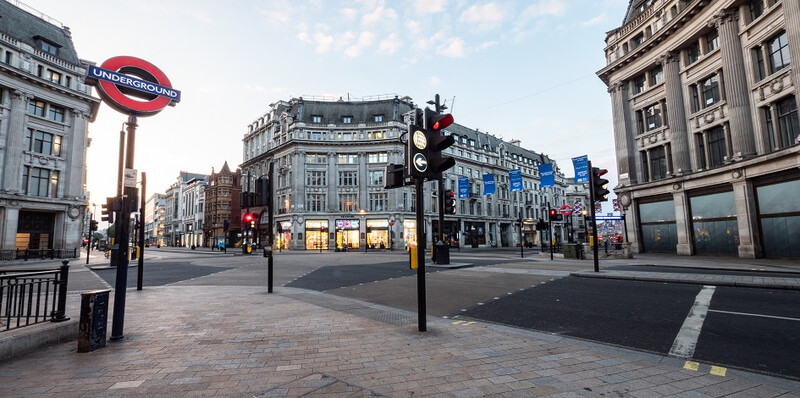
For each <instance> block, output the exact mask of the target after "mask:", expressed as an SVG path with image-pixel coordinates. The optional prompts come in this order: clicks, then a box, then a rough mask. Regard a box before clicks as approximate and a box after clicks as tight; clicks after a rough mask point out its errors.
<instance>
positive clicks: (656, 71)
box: [650, 65, 664, 86]
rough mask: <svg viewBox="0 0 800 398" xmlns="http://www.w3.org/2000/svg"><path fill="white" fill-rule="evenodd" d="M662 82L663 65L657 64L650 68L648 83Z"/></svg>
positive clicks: (653, 84)
mask: <svg viewBox="0 0 800 398" xmlns="http://www.w3.org/2000/svg"><path fill="white" fill-rule="evenodd" d="M662 82H664V67H663V66H661V65H659V66H656V67H655V68H653V69H651V70H650V85H651V86H655V85H656V84H660V83H662Z"/></svg>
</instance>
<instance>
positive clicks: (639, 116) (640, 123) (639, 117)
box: [636, 111, 644, 135]
mask: <svg viewBox="0 0 800 398" xmlns="http://www.w3.org/2000/svg"><path fill="white" fill-rule="evenodd" d="M643 133H644V112H643V111H636V135H640V134H643Z"/></svg>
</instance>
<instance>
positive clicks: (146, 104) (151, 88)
mask: <svg viewBox="0 0 800 398" xmlns="http://www.w3.org/2000/svg"><path fill="white" fill-rule="evenodd" d="M86 82H87V83H88V84H94V85H95V86H96V87H97V91H98V92H99V94H100V97H101V98H102V99H103V101H105V103H106V104H108V105H109V106H110V107H112V108H114V109H115V110H117V111H119V112H122V113H126V114H130V115H136V116H152V115H155V114H156V113H158V112H161V110H162V109H164V108H166V107H167V105H169V106H175V104H176V103H178V102H180V100H181V92H180V91H178V90H175V89H174V88H172V83H170V81H169V78H167V75H165V74H164V72H162V71H161V69H158V68H157V67H156V66H155V65H153V64H151V63H150V62H147V61H145V60H143V59H141V58H136V57H131V56H127V55H123V56H118V57H113V58H109V59H108V60H106V61H105V62H103V64H102V65H100V66H99V67H97V66H94V65H90V66H89V70H88V75H87V77H86Z"/></svg>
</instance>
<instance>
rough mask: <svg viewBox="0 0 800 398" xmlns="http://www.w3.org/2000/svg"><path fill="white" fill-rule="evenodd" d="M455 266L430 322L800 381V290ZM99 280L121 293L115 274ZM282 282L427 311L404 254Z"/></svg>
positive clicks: (171, 271)
mask: <svg viewBox="0 0 800 398" xmlns="http://www.w3.org/2000/svg"><path fill="white" fill-rule="evenodd" d="M145 259H146V261H145V268H144V270H145V271H144V285H145V287H147V286H156V285H169V284H174V285H241V286H266V260H265V259H264V258H262V257H261V256H258V255H250V256H234V255H232V254H217V253H208V252H200V251H196V252H192V251H185V250H178V251H176V250H174V249H172V250H151V251H149V252H147V254H146V257H145ZM93 260H94V259H93ZM98 260H99V259H98ZM106 261H107V260H106ZM98 262H102V260H100V261H98ZM451 262H452V263H454V264H460V265H466V266H467V267H464V268H455V269H447V268H437V267H435V266H432V264H429V265H428V267H427V274H426V282H427V311H428V315H429V316H430V315H432V316H439V317H446V318H451V319H453V320H454V322H461V321H466V322H471V321H484V322H493V323H499V324H505V325H509V326H513V327H520V328H525V329H531V330H537V331H541V332H546V333H552V334H557V335H564V336H570V337H573V338H578V339H586V340H591V341H597V342H600V343H604V344H611V345H616V346H623V347H628V348H632V349H637V350H643V351H647V352H654V353H660V354H665V355H671V356H676V357H679V358H685V359H686V360H687V366H691V363H692V362H694V361H700V362H704V363H709V364H714V365H717V366H718V369H722V371H723V372H724V370H725V369H726V368H741V369H747V370H751V371H758V372H763V373H768V374H773V375H780V376H783V377H788V378H794V379H800V361H797V360H796V358H797V357H798V356H800V291H796V290H768V289H754V288H736V287H705V286H702V285H686V284H678V283H653V282H638V281H622V280H603V279H591V278H576V277H570V276H569V272H570V271H577V270H583V269H589V268H591V262H585V265H583V263H579V264H580V265H577V266H576V265H565V264H564V263H551V262H550V261H549V260H547V259H539V258H538V257H536V258H531V257H530V253H529V256H528V257H527V258H526V259H523V260H521V259H520V258H519V253H518V252H516V253H514V252H510V251H509V252H503V253H500V254H497V253H480V252H478V253H475V252H471V253H470V252H464V253H458V252H454V253H453V254H452V255H451ZM621 268H623V269H630V270H640V269H648V270H652V271H654V272H656V271H657V272H701V273H710V272H719V273H731V272H734V271H709V270H692V269H677V270H676V269H675V268H669V267H649V268H646V267H637V266H623V267H621ZM735 272H740V271H735ZM735 272H734V273H735ZM741 272H744V271H741ZM94 273H95V274H96V275H97V276H99V278H100V279H102V280H103V281H105V283H107V284H108V285H110V286H113V285H114V280H115V273H116V271H115V270H114V269H107V270H103V269H99V270H95V271H94ZM749 274H752V273H749ZM784 275H785V276H793V277H800V275H798V274H791V273H786V274H784ZM274 280H275V286H276V287H279V286H287V287H293V288H302V289H310V290H316V291H321V292H326V293H329V294H334V295H338V296H343V297H350V298H355V299H359V300H363V301H368V302H372V303H376V304H382V305H386V306H389V307H394V308H399V309H403V310H407V311H411V312H416V311H417V294H416V283H417V282H416V271H412V270H410V269H409V268H408V257H407V254H406V253H405V252H400V251H395V252H379V253H373V252H370V253H361V252H359V253H353V252H350V253H316V252H291V253H280V254H276V257H275V276H274ZM135 281H136V268H135V267H132V268H130V271H129V274H128V287H129V288H131V287H134V286H135V283H136V282H135ZM94 283H96V280H95V282H94ZM71 287H72V283H71ZM76 288H77V287H76Z"/></svg>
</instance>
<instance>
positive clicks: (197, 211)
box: [164, 171, 208, 247]
mask: <svg viewBox="0 0 800 398" xmlns="http://www.w3.org/2000/svg"><path fill="white" fill-rule="evenodd" d="M206 184H208V175H205V174H197V173H189V172H186V171H181V172H180V173H179V174H178V178H177V179H176V180H175V182H174V183H172V185H170V186H169V188H167V191H166V192H165V193H164V207H165V212H164V229H165V232H164V234H165V240H166V244H167V246H179V247H191V246H192V245H193V244H194V245H196V246H202V244H203V233H202V231H203V227H202V225H203V214H202V213H203V207H204V204H205V185H206ZM198 231H199V232H198Z"/></svg>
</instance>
